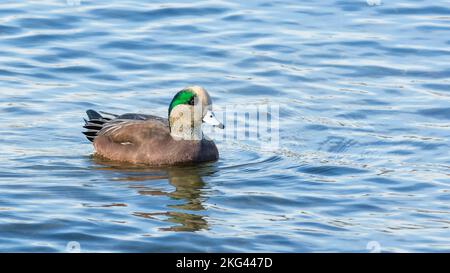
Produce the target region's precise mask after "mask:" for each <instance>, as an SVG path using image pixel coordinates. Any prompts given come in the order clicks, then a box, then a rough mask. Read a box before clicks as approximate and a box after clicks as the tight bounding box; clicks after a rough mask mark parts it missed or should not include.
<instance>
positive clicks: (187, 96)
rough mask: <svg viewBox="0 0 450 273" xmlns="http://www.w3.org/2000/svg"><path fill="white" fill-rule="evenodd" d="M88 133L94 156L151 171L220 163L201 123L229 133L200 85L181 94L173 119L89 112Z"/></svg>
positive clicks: (173, 104)
mask: <svg viewBox="0 0 450 273" xmlns="http://www.w3.org/2000/svg"><path fill="white" fill-rule="evenodd" d="M86 114H87V116H88V119H84V122H85V124H84V126H83V128H85V129H86V130H85V131H84V132H83V134H84V135H85V136H86V138H87V139H88V140H89V141H90V142H92V144H93V146H94V156H99V157H102V158H105V159H108V160H113V161H122V162H127V163H132V164H145V165H151V166H163V165H169V166H170V165H182V164H191V163H201V162H208V161H216V160H218V158H219V152H218V149H217V147H216V145H215V143H214V141H213V140H211V139H210V138H208V137H207V136H205V135H204V134H203V131H202V124H203V123H205V124H209V125H211V126H214V127H217V128H220V129H224V125H223V124H222V123H221V122H220V121H219V120H218V119H217V118H216V117H215V115H214V112H213V111H212V100H211V96H210V95H209V93H208V92H207V91H206V89H204V88H203V87H201V86H188V87H185V88H183V89H182V90H181V91H179V92H177V93H176V94H175V96H174V97H173V99H172V101H171V102H170V104H169V109H168V117H167V118H163V117H159V116H154V115H147V114H136V113H125V114H121V115H117V114H112V113H108V112H102V111H99V112H97V111H95V110H92V109H89V110H87V111H86Z"/></svg>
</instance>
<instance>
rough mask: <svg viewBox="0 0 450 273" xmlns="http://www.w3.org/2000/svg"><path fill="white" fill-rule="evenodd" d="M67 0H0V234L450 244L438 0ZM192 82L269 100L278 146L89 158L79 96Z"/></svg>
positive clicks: (10, 247)
mask: <svg viewBox="0 0 450 273" xmlns="http://www.w3.org/2000/svg"><path fill="white" fill-rule="evenodd" d="M78 2H79V1H75V0H74V1H65V0H52V1H50V0H47V1H2V3H1V4H0V82H1V86H0V87H1V91H0V120H1V125H2V126H1V127H0V135H1V139H0V165H1V166H2V167H1V169H0V251H4V252H6V251H19V252H22V251H24V252H43V251H45V252H47V251H48V252H64V251H70V248H71V247H69V248H68V249H66V246H67V245H68V244H69V242H71V243H70V244H69V246H70V245H72V246H73V245H74V244H75V245H77V244H79V246H80V248H81V249H79V250H80V251H82V252H95V251H107V252H126V251H132V252H135V251H136V252H160V251H161V252H179V251H208V252H213V251H232V252H241V251H261V252H266V251H275V252H294V251H295V252H310V251H315V252H318V251H345V252H368V251H372V250H375V251H385V252H391V251H392V252H395V251H408V252H420V251H433V252H439V251H450V236H449V235H450V232H449V226H450V215H449V213H450V202H449V201H450V192H449V190H450V176H449V173H450V155H449V145H450V144H449V139H450V129H449V128H450V106H449V101H450V97H449V95H450V94H449V90H450V82H449V78H450V48H449V46H450V38H449V37H450V35H449V34H450V1H443V0H442V1H412V0H409V1H382V3H381V5H376V2H377V1H369V2H370V3H371V5H369V4H368V3H366V1H364V0H355V1H343V0H339V1H331V0H326V1H320V3H318V2H319V1H306V0H305V1H267V0H266V1H226V2H225V1H223V2H222V1H212V2H198V3H197V4H192V3H190V2H191V1H180V2H176V3H165V1H160V2H159V1H137V0H130V1H120V3H119V1H110V0H104V1H87V0H81V1H80V2H79V5H78ZM373 2H375V4H373ZM191 84H198V85H202V86H204V87H206V88H207V89H208V90H209V91H210V93H211V94H212V96H213V99H214V103H215V105H216V106H223V105H234V104H237V105H242V107H244V106H245V105H246V104H249V103H252V102H254V103H259V102H264V101H269V102H270V103H272V104H277V105H279V106H280V120H279V125H280V138H281V139H280V146H279V148H278V149H276V150H274V151H266V150H264V149H261V147H259V146H258V145H253V144H251V143H250V144H249V143H246V142H245V141H244V142H236V141H234V142H233V141H225V140H224V141H221V140H219V141H216V142H217V145H218V148H219V151H220V160H219V161H218V162H214V163H208V164H202V165H200V166H196V167H194V166H190V167H183V168H166V169H164V168H163V169H152V168H148V167H143V166H130V165H125V164H117V163H114V162H107V161H101V160H100V159H98V158H95V157H92V146H91V144H90V143H89V142H87V140H86V139H85V138H84V136H83V135H82V134H81V133H80V132H81V130H82V128H81V126H82V117H83V116H84V111H85V110H86V109H89V108H93V109H98V110H104V111H109V112H116V113H124V112H130V111H133V112H141V113H153V114H158V115H162V116H164V115H166V113H167V107H168V102H169V101H170V99H171V97H172V96H173V94H174V93H175V92H176V91H177V90H179V89H180V88H182V87H184V86H187V85H191Z"/></svg>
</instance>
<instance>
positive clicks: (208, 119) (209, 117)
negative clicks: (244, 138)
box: [203, 110, 225, 129]
mask: <svg viewBox="0 0 450 273" xmlns="http://www.w3.org/2000/svg"><path fill="white" fill-rule="evenodd" d="M203 122H204V123H206V124H209V125H212V126H214V127H217V128H220V129H223V128H225V126H223V124H222V123H221V122H220V121H219V120H217V118H216V116H215V115H214V113H213V112H212V111H209V110H208V112H206V115H205V116H204V117H203Z"/></svg>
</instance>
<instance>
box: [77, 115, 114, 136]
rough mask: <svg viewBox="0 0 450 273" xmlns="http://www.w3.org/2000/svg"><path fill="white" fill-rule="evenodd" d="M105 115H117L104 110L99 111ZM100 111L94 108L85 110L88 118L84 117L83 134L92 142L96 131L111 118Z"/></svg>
mask: <svg viewBox="0 0 450 273" xmlns="http://www.w3.org/2000/svg"><path fill="white" fill-rule="evenodd" d="M100 113H102V114H105V115H110V116H112V117H114V118H115V117H117V115H114V114H110V113H106V112H100ZM100 113H98V112H97V111H94V110H87V111H86V114H87V116H88V118H89V119H88V120H86V119H85V118H83V119H84V126H83V128H85V129H86V131H84V132H83V134H84V135H85V136H86V138H87V139H88V140H89V141H90V142H93V141H94V138H95V137H96V136H97V133H98V132H99V131H100V130H101V129H102V128H103V125H104V124H105V123H107V122H109V121H111V118H109V117H105V116H102V115H101V114H100Z"/></svg>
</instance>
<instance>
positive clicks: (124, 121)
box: [83, 110, 169, 142]
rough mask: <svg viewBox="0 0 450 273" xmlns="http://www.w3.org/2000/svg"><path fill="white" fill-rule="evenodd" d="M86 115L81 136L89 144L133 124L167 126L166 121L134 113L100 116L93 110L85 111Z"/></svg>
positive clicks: (102, 114) (103, 113)
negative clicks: (101, 136)
mask: <svg viewBox="0 0 450 273" xmlns="http://www.w3.org/2000/svg"><path fill="white" fill-rule="evenodd" d="M86 113H87V115H88V117H89V119H88V120H86V119H85V120H84V121H85V124H84V126H83V127H84V128H85V129H87V130H86V131H84V132H83V134H84V135H86V137H87V139H88V140H89V141H91V142H93V141H94V139H95V138H96V137H97V136H98V135H100V134H101V135H111V134H112V133H113V132H116V131H120V130H121V128H123V127H127V126H131V125H133V124H134V125H136V124H135V122H137V123H138V124H140V122H143V121H147V123H148V124H147V125H150V126H151V125H152V124H153V123H162V124H163V125H164V126H167V127H168V126H169V124H168V121H167V119H165V118H161V117H158V116H153V115H144V114H134V113H127V114H123V115H116V114H111V113H107V112H100V113H101V114H100V113H99V112H96V111H94V110H87V111H86ZM134 129H135V128H134ZM167 129H168V128H167Z"/></svg>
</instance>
